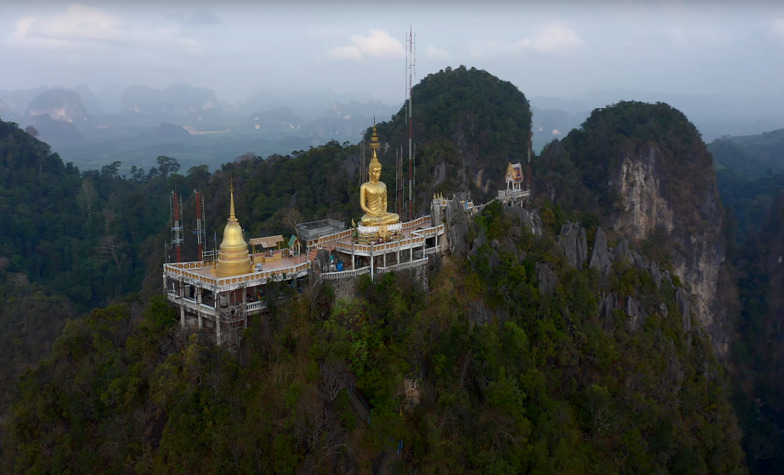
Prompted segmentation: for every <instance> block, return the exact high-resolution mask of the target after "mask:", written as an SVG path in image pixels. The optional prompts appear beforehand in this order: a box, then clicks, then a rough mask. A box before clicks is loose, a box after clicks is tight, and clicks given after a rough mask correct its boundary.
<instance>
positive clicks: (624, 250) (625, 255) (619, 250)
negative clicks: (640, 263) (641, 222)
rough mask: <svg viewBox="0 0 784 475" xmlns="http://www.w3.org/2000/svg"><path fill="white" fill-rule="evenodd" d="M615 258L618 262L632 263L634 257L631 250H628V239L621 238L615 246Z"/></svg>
mask: <svg viewBox="0 0 784 475" xmlns="http://www.w3.org/2000/svg"><path fill="white" fill-rule="evenodd" d="M615 260H616V261H618V262H621V261H624V260H625V261H626V262H628V263H629V264H634V257H633V256H632V252H631V250H629V241H627V240H626V238H621V240H620V242H619V243H618V245H617V246H616V247H615Z"/></svg>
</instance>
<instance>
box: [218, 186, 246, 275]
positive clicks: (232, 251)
mask: <svg viewBox="0 0 784 475" xmlns="http://www.w3.org/2000/svg"><path fill="white" fill-rule="evenodd" d="M230 190H231V191H230V193H231V205H230V208H229V221H228V222H227V223H226V227H225V228H223V241H222V242H221V245H220V251H218V263H217V265H216V266H215V275H216V276H218V277H232V276H235V275H242V274H249V273H250V272H251V268H252V267H253V261H252V260H251V258H250V253H249V252H248V243H246V242H245V238H244V237H243V236H242V228H241V227H240V222H239V221H238V220H237V217H236V216H234V184H233V183H232V184H231V189H230Z"/></svg>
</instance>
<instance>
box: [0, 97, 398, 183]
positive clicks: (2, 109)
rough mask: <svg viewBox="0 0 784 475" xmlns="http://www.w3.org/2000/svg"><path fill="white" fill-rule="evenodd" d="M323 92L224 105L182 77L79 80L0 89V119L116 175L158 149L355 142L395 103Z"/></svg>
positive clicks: (268, 151) (263, 148)
mask: <svg viewBox="0 0 784 475" xmlns="http://www.w3.org/2000/svg"><path fill="white" fill-rule="evenodd" d="M330 96H336V95H335V94H334V93H328V92H322V93H320V95H319V96H318V97H313V96H310V95H303V96H300V97H297V98H288V97H280V96H275V95H271V94H268V95H264V94H262V93H256V94H254V95H253V96H251V97H250V98H249V99H248V101H246V102H245V103H243V104H239V105H227V104H223V103H221V102H220V101H219V100H218V98H217V96H216V95H215V92H214V91H212V90H211V89H207V88H199V87H193V86H190V85H187V84H177V85H172V86H168V87H166V88H164V89H155V88H152V87H149V86H132V87H128V88H124V89H120V88H118V87H110V88H106V89H104V90H102V91H100V92H99V93H97V94H94V93H93V92H92V91H91V90H90V89H89V88H88V87H86V86H78V87H75V88H73V89H66V88H50V89H49V88H39V89H30V90H24V91H0V101H1V102H0V117H2V118H3V119H4V120H9V121H15V122H17V123H19V124H21V125H22V126H28V125H32V126H33V127H35V129H36V130H37V131H38V133H39V137H40V138H41V139H42V140H45V141H46V142H48V143H50V144H51V145H52V146H53V148H54V150H55V151H56V152H58V153H59V154H60V155H61V156H62V157H63V159H64V160H65V161H70V162H74V164H75V165H77V166H78V167H80V168H82V169H100V168H101V167H102V166H104V165H105V164H107V163H111V162H114V161H120V162H122V166H121V173H122V172H125V171H128V170H130V168H131V166H134V165H136V166H141V167H146V166H147V165H148V164H154V163H155V159H156V157H157V156H158V155H162V154H166V155H171V156H173V157H176V158H177V159H178V160H179V161H180V163H182V164H183V166H184V167H186V169H187V168H189V167H191V166H196V165H201V164H207V165H209V166H210V167H213V168H215V167H217V166H219V165H220V164H221V163H225V162H226V161H231V160H234V159H235V158H237V157H239V156H242V155H246V154H253V155H257V156H261V157H267V156H270V155H272V154H288V153H291V152H292V151H293V150H301V149H307V148H309V147H313V146H316V145H319V144H323V143H325V142H327V141H329V140H338V141H339V142H344V141H349V142H351V143H356V142H358V141H359V140H360V139H361V136H362V132H363V131H364V130H365V129H367V127H368V126H369V125H370V124H372V123H373V120H374V118H376V117H378V120H385V119H388V118H389V117H390V116H391V115H392V114H393V113H394V111H395V110H396V108H397V106H395V107H392V106H387V105H385V104H382V103H380V102H373V101H368V102H359V101H356V100H346V101H345V102H343V101H333V102H327V101H328V100H329V97H330ZM287 100H291V101H292V102H291V103H290V104H286V103H285V101H287ZM265 107H268V108H265Z"/></svg>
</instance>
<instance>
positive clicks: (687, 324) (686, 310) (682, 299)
mask: <svg viewBox="0 0 784 475" xmlns="http://www.w3.org/2000/svg"><path fill="white" fill-rule="evenodd" d="M675 304H676V305H677V306H678V311H679V312H681V317H682V318H683V331H684V332H686V333H688V332H689V331H691V305H690V304H689V296H688V295H687V294H686V292H684V291H683V289H682V288H680V287H678V290H676V291H675Z"/></svg>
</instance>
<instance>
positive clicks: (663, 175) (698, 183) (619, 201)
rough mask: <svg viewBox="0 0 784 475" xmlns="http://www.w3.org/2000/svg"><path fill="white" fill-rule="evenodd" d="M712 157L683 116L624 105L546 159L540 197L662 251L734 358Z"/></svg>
mask: <svg viewBox="0 0 784 475" xmlns="http://www.w3.org/2000/svg"><path fill="white" fill-rule="evenodd" d="M711 164H712V161H711V156H710V153H709V152H708V150H707V148H706V145H705V143H704V142H703V141H702V138H701V137H700V134H699V132H698V131H697V129H696V128H695V127H694V125H692V124H691V123H690V122H689V121H688V119H687V118H686V116H685V115H683V113H681V112H680V111H678V110H676V109H674V108H672V107H670V106H669V105H667V104H663V103H656V104H647V103H641V102H620V103H618V104H615V105H612V106H608V107H606V108H603V109H597V110H595V111H593V112H592V113H591V115H590V117H588V119H587V120H586V121H585V123H584V124H583V125H582V126H581V127H580V128H579V129H575V130H573V131H572V132H570V133H569V134H568V135H567V136H566V137H565V138H564V139H563V141H561V142H558V141H554V142H553V143H551V144H550V145H549V146H548V147H546V148H545V150H544V151H543V153H542V157H541V159H540V160H537V163H536V165H537V166H536V167H535V171H536V170H538V171H539V174H538V175H537V180H536V183H537V191H538V194H539V196H540V198H541V199H545V200H552V202H553V203H555V204H556V205H558V206H560V207H562V208H563V209H564V210H567V211H568V212H571V213H577V214H580V215H582V216H583V218H584V219H586V220H588V221H589V222H590V221H595V222H598V223H600V224H602V226H603V227H604V228H605V229H606V230H608V232H609V234H610V235H613V236H616V237H625V238H627V239H629V240H630V241H631V242H632V243H636V244H637V245H639V246H641V248H642V249H644V250H646V252H649V253H651V254H652V255H655V256H656V258H657V260H658V261H659V262H660V263H662V264H665V265H668V266H670V268H671V270H672V271H673V273H674V274H675V275H677V276H678V278H679V279H680V280H681V282H683V283H684V284H685V286H686V287H687V288H688V289H689V291H690V294H691V295H692V297H693V299H694V304H695V305H694V313H695V316H696V318H697V319H699V320H700V322H701V323H702V325H704V326H705V328H706V329H708V331H709V332H710V335H711V339H712V342H713V344H714V348H715V349H716V350H717V352H718V354H719V355H727V353H728V351H729V347H730V337H731V333H732V328H733V322H734V320H733V318H734V315H735V312H736V311H737V297H736V295H737V293H736V291H735V285H734V282H733V277H732V276H731V273H730V271H729V269H728V268H727V266H726V259H725V256H726V246H727V239H726V234H727V232H728V229H727V227H726V226H725V215H724V209H723V208H722V206H721V202H720V199H719V194H718V190H717V188H716V176H715V174H714V172H713V168H712V166H711Z"/></svg>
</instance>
